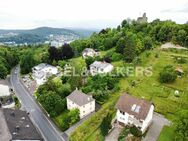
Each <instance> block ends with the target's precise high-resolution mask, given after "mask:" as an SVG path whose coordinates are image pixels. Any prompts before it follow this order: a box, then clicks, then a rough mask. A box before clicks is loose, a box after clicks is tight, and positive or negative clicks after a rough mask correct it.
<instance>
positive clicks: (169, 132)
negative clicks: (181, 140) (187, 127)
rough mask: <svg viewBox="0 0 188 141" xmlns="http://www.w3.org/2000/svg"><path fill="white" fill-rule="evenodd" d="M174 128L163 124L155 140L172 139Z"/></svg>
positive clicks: (166, 140) (170, 140) (172, 140)
mask: <svg viewBox="0 0 188 141" xmlns="http://www.w3.org/2000/svg"><path fill="white" fill-rule="evenodd" d="M174 134H175V133H174V129H173V128H172V127H169V126H164V127H163V130H162V131H161V133H160V136H159V138H158V140H157V141H174V140H175V137H174Z"/></svg>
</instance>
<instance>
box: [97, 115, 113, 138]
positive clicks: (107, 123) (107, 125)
mask: <svg viewBox="0 0 188 141" xmlns="http://www.w3.org/2000/svg"><path fill="white" fill-rule="evenodd" d="M111 121H112V114H111V113H108V114H107V116H106V117H104V119H103V121H102V123H101V125H100V129H101V133H102V135H103V136H106V135H107V134H108V131H109V130H110V129H111V128H112V125H111Z"/></svg>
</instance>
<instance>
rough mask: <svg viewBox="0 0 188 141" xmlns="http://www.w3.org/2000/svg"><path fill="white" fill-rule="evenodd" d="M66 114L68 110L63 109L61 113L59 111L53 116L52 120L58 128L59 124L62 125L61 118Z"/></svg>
mask: <svg viewBox="0 0 188 141" xmlns="http://www.w3.org/2000/svg"><path fill="white" fill-rule="evenodd" d="M67 114H68V110H65V111H64V112H63V113H61V115H59V116H57V117H55V118H53V121H54V122H55V124H56V125H57V126H58V127H59V128H60V129H62V128H61V125H62V119H63V118H64V117H65V116H66V115H67Z"/></svg>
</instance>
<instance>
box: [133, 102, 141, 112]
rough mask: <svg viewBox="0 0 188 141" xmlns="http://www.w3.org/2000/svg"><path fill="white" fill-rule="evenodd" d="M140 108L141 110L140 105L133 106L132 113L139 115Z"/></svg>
mask: <svg viewBox="0 0 188 141" xmlns="http://www.w3.org/2000/svg"><path fill="white" fill-rule="evenodd" d="M140 108H141V107H140V106H139V105H136V104H133V106H132V108H131V111H133V112H136V113H139V111H140Z"/></svg>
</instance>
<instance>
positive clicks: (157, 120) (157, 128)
mask: <svg viewBox="0 0 188 141" xmlns="http://www.w3.org/2000/svg"><path fill="white" fill-rule="evenodd" d="M164 125H170V121H168V120H167V119H166V118H165V117H164V116H162V115H160V114H158V113H154V115H153V123H152V125H151V126H150V128H149V130H148V132H147V134H146V137H145V138H144V139H143V141H157V139H158V137H159V135H160V132H161V130H162V129H163V126H164Z"/></svg>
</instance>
